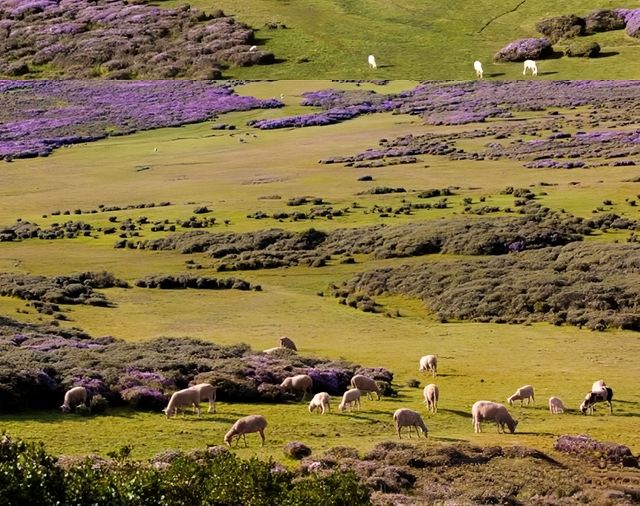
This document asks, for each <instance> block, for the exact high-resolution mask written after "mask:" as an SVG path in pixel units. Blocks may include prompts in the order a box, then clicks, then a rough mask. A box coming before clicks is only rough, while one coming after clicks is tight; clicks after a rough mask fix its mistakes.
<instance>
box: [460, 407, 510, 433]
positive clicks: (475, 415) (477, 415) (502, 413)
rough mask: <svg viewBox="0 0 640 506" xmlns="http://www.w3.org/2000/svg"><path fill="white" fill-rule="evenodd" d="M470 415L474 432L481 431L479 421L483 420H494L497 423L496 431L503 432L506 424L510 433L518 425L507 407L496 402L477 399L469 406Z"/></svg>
mask: <svg viewBox="0 0 640 506" xmlns="http://www.w3.org/2000/svg"><path fill="white" fill-rule="evenodd" d="M471 416H472V419H473V430H474V431H475V432H482V428H481V426H480V423H481V422H483V421H484V420H495V422H496V424H497V425H498V433H501V432H504V427H505V425H506V426H507V427H508V428H509V431H510V432H511V434H513V433H514V432H515V431H516V426H517V425H518V421H517V420H514V419H513V418H512V417H511V415H510V414H509V411H507V408H506V407H504V406H503V405H502V404H498V403H497V402H491V401H478V402H476V403H474V405H473V407H472V408H471Z"/></svg>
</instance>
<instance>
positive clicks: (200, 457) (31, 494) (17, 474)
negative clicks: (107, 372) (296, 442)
mask: <svg viewBox="0 0 640 506" xmlns="http://www.w3.org/2000/svg"><path fill="white" fill-rule="evenodd" d="M130 453H131V447H123V448H121V449H120V450H117V451H114V452H111V453H110V458H109V459H102V458H99V457H95V456H89V457H85V458H81V459H58V458H56V457H54V456H53V455H50V454H48V453H47V452H46V450H45V447H44V445H42V443H40V444H37V443H28V442H25V441H22V440H19V439H13V438H11V437H9V436H8V435H7V434H3V435H2V436H0V456H1V460H2V470H3V486H2V489H1V490H0V502H1V503H2V504H39V505H43V506H48V505H54V504H96V505H107V504H114V498H122V499H121V501H122V502H123V503H124V502H126V503H127V504H172V505H185V506H186V505H189V504H232V503H233V504H253V505H258V504H303V503H308V504H325V505H327V506H333V505H336V506H337V505H340V504H353V505H356V506H360V505H366V504H370V502H369V492H368V490H367V488H366V487H365V486H364V485H363V484H361V483H360V482H359V480H358V478H357V477H356V475H355V473H353V472H352V471H345V470H335V471H333V472H330V473H329V472H325V473H322V474H311V475H304V476H302V475H301V473H299V472H296V471H289V470H287V469H286V468H284V467H283V466H281V465H278V464H276V463H275V462H273V461H261V460H259V459H257V458H255V457H254V458H251V459H249V460H243V459H241V458H239V457H236V456H235V455H234V454H233V453H232V452H229V451H227V450H226V449H221V448H220V447H210V448H209V449H207V450H196V451H194V452H191V453H188V454H184V453H181V452H172V451H169V452H165V453H164V454H163V455H160V456H157V457H158V458H154V459H151V461H149V462H144V461H135V460H133V459H131V458H130ZM212 476H215V477H216V479H211V477H212ZM327 490H330V491H331V493H330V494H327ZM125 498H126V499H125Z"/></svg>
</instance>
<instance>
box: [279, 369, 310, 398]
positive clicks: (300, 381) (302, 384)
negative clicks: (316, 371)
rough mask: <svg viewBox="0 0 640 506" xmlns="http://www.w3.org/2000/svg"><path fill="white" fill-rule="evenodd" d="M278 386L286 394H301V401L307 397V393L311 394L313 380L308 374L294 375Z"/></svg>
mask: <svg viewBox="0 0 640 506" xmlns="http://www.w3.org/2000/svg"><path fill="white" fill-rule="evenodd" d="M280 386H281V387H282V388H283V389H284V390H285V391H287V392H292V393H296V392H302V400H303V401H304V398H305V397H306V396H307V392H309V393H311V388H312V387H313V379H311V376H309V375H308V374H296V375H295V376H290V377H288V378H285V379H284V381H283V382H282V383H281V384H280Z"/></svg>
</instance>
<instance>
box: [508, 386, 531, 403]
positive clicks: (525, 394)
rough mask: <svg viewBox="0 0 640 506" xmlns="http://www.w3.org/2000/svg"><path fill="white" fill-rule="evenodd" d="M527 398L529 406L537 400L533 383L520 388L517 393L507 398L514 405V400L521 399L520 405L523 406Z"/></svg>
mask: <svg viewBox="0 0 640 506" xmlns="http://www.w3.org/2000/svg"><path fill="white" fill-rule="evenodd" d="M525 400H526V401H527V406H528V405H529V404H530V403H532V402H534V401H535V398H534V396H533V387H532V386H531V385H525V386H523V387H520V388H518V390H516V393H515V394H513V395H512V396H511V397H509V398H508V399H507V401H508V402H509V406H513V402H514V401H520V406H522V403H523V401H525Z"/></svg>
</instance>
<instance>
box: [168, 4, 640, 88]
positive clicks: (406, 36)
mask: <svg viewBox="0 0 640 506" xmlns="http://www.w3.org/2000/svg"><path fill="white" fill-rule="evenodd" d="M180 3H182V2H181V1H177V0H171V1H161V2H157V4H158V5H160V6H167V7H175V6H177V5H179V4H180ZM190 5H192V6H193V7H198V8H201V9H203V10H205V11H207V10H211V9H213V8H221V9H223V11H224V12H225V14H230V15H234V16H235V17H236V18H237V19H238V20H240V21H243V22H245V23H247V24H249V25H250V26H252V27H253V28H255V29H258V31H257V33H256V36H257V38H258V41H259V43H260V47H264V49H265V50H266V51H269V52H272V53H274V54H275V56H276V59H279V60H282V61H281V62H280V63H277V64H276V65H269V66H253V67H245V68H230V69H228V70H226V71H225V72H224V75H225V77H238V78H248V79H318V78H322V79H369V78H376V79H378V78H381V79H407V78H410V79H470V78H472V77H473V75H474V74H473V66H472V62H473V61H474V60H480V61H482V62H483V63H484V66H485V76H486V77H492V78H499V79H519V78H521V77H522V67H521V64H518V63H509V64H494V63H492V59H493V55H494V54H495V53H496V52H497V51H498V50H500V49H501V48H502V47H504V46H505V45H506V44H507V43H509V42H511V41H512V40H515V39H519V38H524V37H537V36H539V34H538V33H537V32H536V30H535V25H536V23H537V22H538V21H540V20H542V19H544V18H546V17H551V16H559V15H566V14H576V15H578V16H584V15H586V14H588V13H589V12H591V11H592V10H594V9H605V8H620V7H624V8H637V7H639V6H640V3H638V2H637V1H635V0H633V1H629V2H627V3H625V4H621V3H619V2H616V1H613V0H605V1H593V0H589V1H582V2H579V1H575V0H574V1H568V2H562V3H558V2H553V1H549V0H544V1H536V2H533V1H530V0H529V1H524V2H522V1H520V0H512V1H495V0H481V1H478V2H472V3H470V2H468V1H465V0H454V1H450V2H406V1H394V2H388V1H384V0H356V1H349V2H346V1H341V0H304V1H301V2H298V1H295V2H283V1H281V0H218V1H216V2H215V3H214V4H213V5H212V3H211V2H210V1H208V0H207V1H204V0H193V1H192V2H190ZM267 23H276V24H284V25H286V27H287V28H286V29H282V28H280V29H275V30H274V29H269V28H268V27H267V26H265V25H266V24H267ZM588 39H589V40H595V41H597V42H598V43H599V44H600V45H601V47H602V53H603V55H602V56H601V57H599V58H595V59H588V58H567V57H563V58H557V59H550V60H546V61H544V62H541V63H540V64H539V76H540V77H541V78H547V79H584V78H588V79H637V78H638V77H640V68H639V67H638V64H637V62H638V61H640V43H639V42H638V40H634V39H632V38H630V37H628V36H626V35H625V34H624V31H614V32H608V33H600V34H596V35H593V36H589V37H588ZM368 54H374V55H375V56H376V58H377V62H378V69H377V70H375V71H373V70H369V69H368V67H367V55H368Z"/></svg>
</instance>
